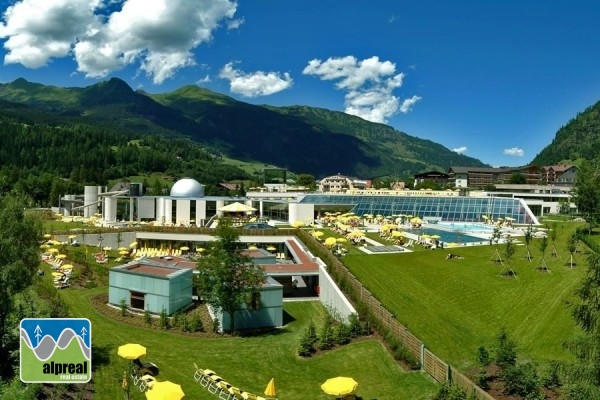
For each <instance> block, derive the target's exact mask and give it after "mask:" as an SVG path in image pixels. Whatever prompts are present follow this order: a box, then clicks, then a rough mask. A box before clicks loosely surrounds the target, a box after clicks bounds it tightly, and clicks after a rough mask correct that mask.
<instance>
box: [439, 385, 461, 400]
mask: <svg viewBox="0 0 600 400" xmlns="http://www.w3.org/2000/svg"><path fill="white" fill-rule="evenodd" d="M433 400H467V394H466V393H465V392H463V391H462V389H460V388H459V387H458V386H455V385H453V384H452V383H450V382H446V383H444V385H442V387H441V388H440V390H439V391H438V392H437V393H436V394H435V396H434V397H433Z"/></svg>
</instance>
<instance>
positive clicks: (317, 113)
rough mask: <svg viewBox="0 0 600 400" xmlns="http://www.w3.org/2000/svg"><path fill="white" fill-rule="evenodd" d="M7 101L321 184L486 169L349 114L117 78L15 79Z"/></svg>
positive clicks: (4, 88) (1, 89) (1, 88)
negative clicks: (66, 82) (140, 85)
mask: <svg viewBox="0 0 600 400" xmlns="http://www.w3.org/2000/svg"><path fill="white" fill-rule="evenodd" d="M2 100H3V101H7V102H11V103H17V104H21V105H27V106H29V107H31V108H34V109H36V110H38V111H39V112H40V113H48V114H49V118H52V119H53V120H55V121H59V120H61V119H64V120H68V121H74V120H76V121H85V122H86V123H89V124H94V125H95V126H105V127H106V128H107V129H110V128H111V127H118V128H119V129H122V130H128V131H131V132H135V133H136V134H138V135H146V134H153V135H155V134H160V135H165V136H177V137H180V136H184V137H188V138H191V139H192V140H194V141H196V142H198V143H201V144H202V145H203V146H205V147H207V148H209V149H213V150H215V151H218V152H222V153H223V154H225V155H227V156H228V157H230V158H233V159H238V160H242V161H249V162H260V163H268V164H274V165H278V166H280V167H284V168H288V169H289V170H290V171H293V172H299V173H311V174H313V175H315V176H317V177H322V176H326V175H331V174H335V173H342V174H346V175H352V176H357V177H362V178H371V177H376V176H384V175H391V176H401V177H410V176H412V175H413V174H415V173H419V172H424V171H427V170H442V171H445V170H447V169H448V168H449V167H450V166H451V165H461V166H485V164H484V163H482V162H481V161H479V160H476V159H474V158H470V157H467V156H464V155H460V154H457V153H455V152H452V151H451V150H449V149H447V148H445V147H444V146H442V145H440V144H437V143H435V142H432V141H429V140H423V139H419V138H416V137H413V136H410V135H408V134H406V133H404V132H399V131H396V130H394V129H393V128H391V127H389V126H387V125H383V124H377V123H372V122H368V121H365V120H363V119H361V118H358V117H355V116H351V115H347V114H345V113H341V112H335V111H330V110H325V109H321V108H314V107H307V106H293V107H273V106H267V105H252V104H248V103H244V102H240V101H237V100H235V99H233V98H231V97H228V96H225V95H222V94H218V93H214V92H211V91H209V90H206V89H202V88H199V87H197V86H184V87H182V88H180V89H178V90H175V91H172V92H169V93H163V94H147V93H144V92H141V91H134V90H132V89H131V88H130V87H129V86H128V85H127V84H126V83H125V82H124V81H122V80H120V79H116V78H113V79H110V80H108V81H104V82H100V83H97V84H95V85H91V86H88V87H85V88H59V87H55V86H45V85H42V84H39V83H31V82H28V81H26V80H25V79H17V80H15V81H14V82H11V83H7V84H1V85H0V101H2ZM3 109H4V108H0V110H3ZM12 109H13V110H14V109H15V107H12Z"/></svg>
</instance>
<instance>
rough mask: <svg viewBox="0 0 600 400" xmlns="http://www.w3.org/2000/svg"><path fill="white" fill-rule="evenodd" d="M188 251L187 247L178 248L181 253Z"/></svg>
mask: <svg viewBox="0 0 600 400" xmlns="http://www.w3.org/2000/svg"><path fill="white" fill-rule="evenodd" d="M189 249H190V248H189V247H188V246H181V247H180V248H179V250H181V251H188V250H189Z"/></svg>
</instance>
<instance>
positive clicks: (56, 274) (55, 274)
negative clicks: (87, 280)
mask: <svg viewBox="0 0 600 400" xmlns="http://www.w3.org/2000/svg"><path fill="white" fill-rule="evenodd" d="M52 276H53V277H55V278H60V277H62V276H64V274H61V273H60V272H53V273H52Z"/></svg>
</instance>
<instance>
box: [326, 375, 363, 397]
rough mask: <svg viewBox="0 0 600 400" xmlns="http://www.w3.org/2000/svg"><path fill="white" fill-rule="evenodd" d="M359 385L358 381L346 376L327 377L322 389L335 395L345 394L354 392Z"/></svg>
mask: <svg viewBox="0 0 600 400" xmlns="http://www.w3.org/2000/svg"><path fill="white" fill-rule="evenodd" d="M357 387H358V382H356V381H355V380H354V379H352V378H348V377H345V376H338V377H336V378H330V379H327V380H326V381H325V383H323V384H322V385H321V389H323V391H324V392H325V393H327V394H330V395H333V396H344V395H346V394H350V393H353V392H354V391H355V390H356V388H357Z"/></svg>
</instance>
